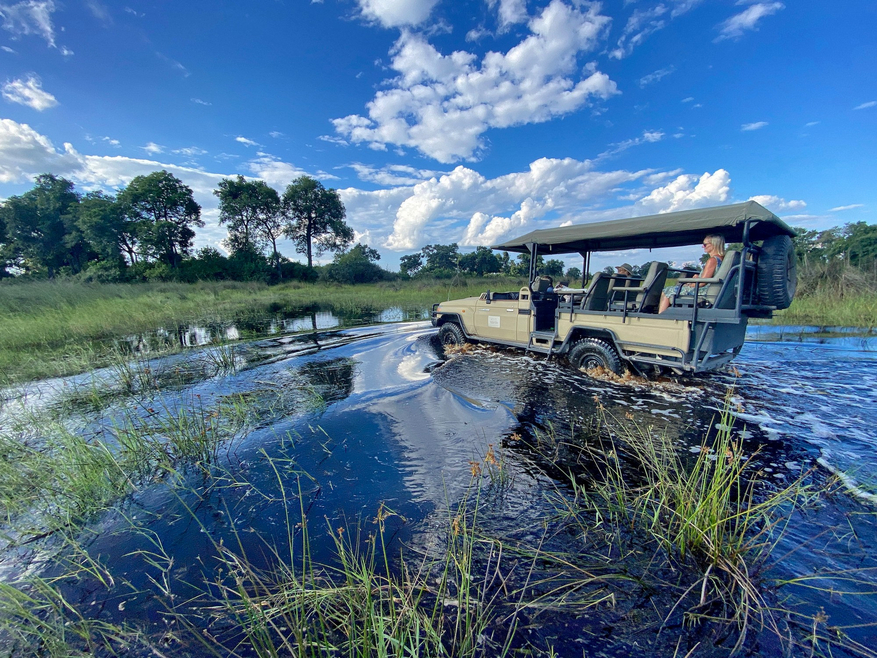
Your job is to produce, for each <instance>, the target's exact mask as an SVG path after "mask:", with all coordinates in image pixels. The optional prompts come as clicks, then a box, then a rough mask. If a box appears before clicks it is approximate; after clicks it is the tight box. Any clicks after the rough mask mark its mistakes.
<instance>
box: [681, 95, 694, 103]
mask: <svg viewBox="0 0 877 658" xmlns="http://www.w3.org/2000/svg"><path fill="white" fill-rule="evenodd" d="M693 100H694V96H689V97H688V98H683V99H682V102H683V103H690V102H692V101H693Z"/></svg>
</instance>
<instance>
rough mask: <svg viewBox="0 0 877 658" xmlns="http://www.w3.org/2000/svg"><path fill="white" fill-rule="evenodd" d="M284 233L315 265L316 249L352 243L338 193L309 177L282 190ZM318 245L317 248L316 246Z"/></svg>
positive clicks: (326, 248)
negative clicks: (284, 190) (314, 253)
mask: <svg viewBox="0 0 877 658" xmlns="http://www.w3.org/2000/svg"><path fill="white" fill-rule="evenodd" d="M281 203H282V209H283V214H284V218H285V227H284V234H285V235H286V237H288V238H289V239H290V240H292V241H293V243H295V250H296V251H297V252H298V253H300V254H306V255H307V258H308V267H313V265H314V260H313V252H314V250H315V251H316V253H317V256H320V255H321V254H322V253H323V252H326V251H334V252H339V251H342V250H344V249H345V248H346V247H347V246H348V245H349V244H350V243H351V242H353V229H351V228H350V227H349V226H348V225H347V224H345V223H344V218H345V217H346V216H347V213H346V211H345V210H344V204H343V203H341V198H340V197H339V196H338V192H337V191H336V190H333V189H328V190H327V189H326V188H324V187H323V184H322V183H320V182H319V181H317V180H314V179H313V178H311V177H310V176H300V177H299V178H296V179H295V180H294V181H293V182H292V183H290V185H289V186H288V187H287V188H286V192H284V193H283V200H282V202H281ZM315 248H316V249H315Z"/></svg>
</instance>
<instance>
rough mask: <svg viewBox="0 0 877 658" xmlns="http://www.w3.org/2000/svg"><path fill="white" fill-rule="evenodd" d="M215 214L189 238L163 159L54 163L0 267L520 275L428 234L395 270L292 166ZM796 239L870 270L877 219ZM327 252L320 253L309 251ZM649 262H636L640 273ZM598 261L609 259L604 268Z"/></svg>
mask: <svg viewBox="0 0 877 658" xmlns="http://www.w3.org/2000/svg"><path fill="white" fill-rule="evenodd" d="M214 194H215V195H216V197H217V198H218V199H219V222H220V224H221V225H222V226H224V227H225V228H226V230H227V232H228V234H227V236H226V238H225V240H224V241H223V247H224V248H225V249H226V250H227V254H224V253H222V252H220V251H219V250H218V249H215V248H213V247H205V248H202V249H200V250H198V251H197V252H194V250H193V246H192V243H193V240H194V238H195V229H196V228H200V227H203V226H204V222H203V220H202V219H201V207H200V206H199V205H198V203H197V202H196V201H195V199H194V197H193V195H192V190H191V189H190V188H189V187H188V186H187V185H185V184H184V183H183V182H182V181H181V180H179V179H178V178H176V177H175V176H173V175H172V174H170V173H168V172H167V171H157V172H153V173H151V174H149V175H146V176H137V177H136V178H134V179H133V180H132V181H131V182H130V183H129V184H128V185H127V186H125V187H124V188H122V189H121V190H119V191H118V193H117V194H116V195H109V194H106V193H104V192H100V191H98V192H88V193H86V194H81V193H79V192H77V191H76V190H75V189H74V185H73V183H71V182H70V181H69V180H66V179H64V178H61V177H58V176H55V175H53V174H42V175H40V176H37V178H36V179H35V185H34V187H33V189H31V190H29V191H27V192H25V193H24V194H22V195H20V196H13V197H10V198H9V199H6V200H5V201H4V202H2V203H0V279H2V278H4V277H12V276H16V277H23V278H49V279H53V278H56V277H59V276H60V277H74V278H77V279H79V280H83V281H100V282H134V281H183V282H189V281H198V280H236V281H263V282H266V283H277V282H281V281H288V280H304V281H316V280H317V279H324V280H327V281H332V282H337V283H371V282H375V281H382V280H391V279H397V278H401V279H410V278H452V277H455V276H458V275H461V274H463V275H473V276H490V275H507V276H517V277H525V276H527V274H528V272H529V267H530V256H529V254H518V255H517V257H515V258H512V257H511V256H510V255H509V254H508V253H506V252H503V253H500V254H497V253H495V252H494V251H492V250H491V249H488V248H487V247H477V248H476V249H475V251H472V252H470V253H465V254H463V253H460V251H459V247H458V245H457V244H456V243H453V244H449V245H442V244H430V245H427V246H425V247H423V249H421V250H420V251H418V252H417V253H414V254H408V255H405V256H402V258H401V259H400V264H399V272H398V273H396V272H389V271H387V270H385V269H383V268H381V267H380V266H379V265H378V261H379V260H380V254H379V253H378V252H377V250H375V249H372V248H370V247H369V246H368V245H363V244H356V245H353V246H352V247H351V245H352V243H353V240H354V233H353V229H351V228H350V227H349V226H348V225H347V224H346V223H345V219H346V211H345V208H344V204H343V203H342V202H341V199H340V197H339V195H338V193H337V191H336V190H334V189H326V188H325V187H323V185H322V184H321V183H320V182H319V181H317V180H315V179H313V178H310V177H308V176H301V177H299V178H297V179H296V180H294V181H293V182H292V183H290V185H289V186H288V187H287V188H286V190H285V191H284V193H283V194H279V193H278V192H277V191H276V190H275V189H274V188H272V187H270V186H269V185H268V184H266V183H265V182H264V181H248V180H246V179H245V178H244V177H243V176H236V177H232V178H226V179H223V180H222V181H220V183H219V185H218V187H217V189H216V190H214ZM798 233H799V234H798V236H797V237H796V238H795V248H796V252H797V256H798V261H799V264H800V265H801V266H802V270H805V271H808V272H810V271H812V272H817V273H818V274H819V275H820V276H821V277H822V278H836V277H837V276H838V274H837V272H836V270H837V269H838V268H839V267H844V268H848V269H849V268H853V269H855V270H861V271H863V272H870V273H871V275H872V276H873V275H874V274H875V273H877V226H874V225H869V224H866V223H865V222H858V223H855V224H847V225H846V226H844V227H843V228H840V227H837V228H832V229H828V230H824V231H811V230H806V229H798ZM281 239H288V240H290V241H291V242H292V244H293V246H294V248H295V250H296V252H297V253H299V254H301V255H302V256H304V258H305V261H306V262H305V263H304V264H302V263H299V262H295V261H292V260H290V259H289V258H287V257H285V256H283V255H281V254H280V253H279V251H278V249H277V243H278V241H279V240H281ZM327 252H331V253H333V254H334V258H333V262H332V263H330V264H328V265H323V266H314V262H313V261H314V257H315V256H321V255H322V254H324V253H327ZM648 265H649V263H644V264H642V265H638V266H634V267H633V268H632V270H633V274H634V275H641V274H643V273H644V272H645V270H647V269H648ZM537 270H538V271H539V273H540V274H548V275H550V276H552V277H554V279H555V281H559V280H564V281H569V282H577V281H581V278H582V272H581V270H580V269H579V268H577V267H571V268H569V269H567V270H565V269H564V263H563V261H561V260H559V259H548V260H545V259H543V258H542V256H539V257H538V262H537ZM606 271H607V272H614V269H613V268H611V267H609V268H606Z"/></svg>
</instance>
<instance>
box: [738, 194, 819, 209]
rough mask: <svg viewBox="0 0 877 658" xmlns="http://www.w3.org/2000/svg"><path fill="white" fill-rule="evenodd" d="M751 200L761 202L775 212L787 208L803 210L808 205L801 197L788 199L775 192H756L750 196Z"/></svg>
mask: <svg viewBox="0 0 877 658" xmlns="http://www.w3.org/2000/svg"><path fill="white" fill-rule="evenodd" d="M749 200H750V201H755V202H756V203H760V204H761V205H763V206H764V207H765V208H767V209H768V210H772V211H773V212H783V211H786V210H803V209H804V208H806V207H807V204H806V203H805V202H804V201H801V200H800V199H798V200H795V199H792V200H790V201H786V200H785V199H783V198H782V197H778V196H775V195H773V194H756V195H755V196H751V197H749Z"/></svg>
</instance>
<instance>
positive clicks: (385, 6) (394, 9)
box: [357, 0, 438, 27]
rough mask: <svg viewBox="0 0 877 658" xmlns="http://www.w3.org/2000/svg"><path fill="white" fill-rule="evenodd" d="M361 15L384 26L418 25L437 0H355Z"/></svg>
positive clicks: (427, 16) (425, 17)
mask: <svg viewBox="0 0 877 658" xmlns="http://www.w3.org/2000/svg"><path fill="white" fill-rule="evenodd" d="M357 1H358V2H359V8H360V10H361V11H362V15H363V16H365V17H366V18H367V19H369V20H373V21H377V22H378V23H380V24H381V25H383V26H384V27H402V26H405V25H420V24H421V23H423V22H424V21H425V20H426V19H427V18H429V15H430V13H431V12H432V8H433V7H435V5H436V3H437V2H438V0H357Z"/></svg>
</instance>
